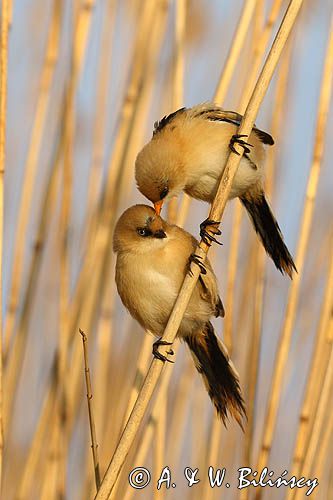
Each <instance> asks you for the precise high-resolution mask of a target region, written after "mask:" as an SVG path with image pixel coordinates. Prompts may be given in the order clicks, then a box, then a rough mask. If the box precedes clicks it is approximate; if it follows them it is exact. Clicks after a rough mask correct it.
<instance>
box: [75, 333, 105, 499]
mask: <svg viewBox="0 0 333 500" xmlns="http://www.w3.org/2000/svg"><path fill="white" fill-rule="evenodd" d="M79 332H80V334H81V337H82V346H83V357H84V376H85V381H86V388H87V403H88V414H89V427H90V438H91V450H92V456H93V463H94V471H95V483H96V490H97V491H98V489H99V487H100V484H101V474H100V470H99V460H98V444H97V438H96V429H95V421H94V412H93V405H92V397H93V395H92V388H91V380H90V370H89V361H88V350H87V336H86V334H85V333H84V331H83V330H81V329H79Z"/></svg>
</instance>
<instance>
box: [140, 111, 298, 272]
mask: <svg viewBox="0 0 333 500" xmlns="http://www.w3.org/2000/svg"><path fill="white" fill-rule="evenodd" d="M241 120H242V116H241V115H240V114H238V113H235V112H233V111H226V110H224V109H222V108H220V107H219V106H217V105H215V104H213V103H205V104H200V105H198V106H194V107H192V108H181V109H179V110H178V111H175V112H174V113H171V114H170V115H168V116H165V117H164V118H163V119H162V120H161V121H159V122H156V123H155V127H154V132H153V137H152V139H151V140H150V141H149V142H148V144H146V145H145V146H144V148H143V149H142V150H141V151H140V153H139V154H138V156H137V159H136V164H135V175H136V181H137V185H138V188H139V190H140V191H141V193H142V194H143V195H144V196H146V198H148V199H149V200H150V201H152V202H153V203H154V205H155V210H156V212H157V213H160V211H161V207H162V204H163V203H164V202H165V201H166V200H168V199H170V198H171V197H173V196H177V195H178V194H179V193H180V192H181V191H185V192H186V193H187V194H188V195H189V196H192V197H193V198H197V199H199V200H204V201H207V202H209V203H211V202H212V201H213V199H214V197H215V194H216V192H217V189H218V186H219V183H220V179H221V177H222V174H223V171H224V168H225V165H226V161H227V158H228V155H229V152H230V149H231V150H233V151H235V152H236V153H237V154H239V153H238V152H237V150H236V149H235V144H238V145H239V146H241V147H243V148H244V154H243V157H242V159H241V161H240V164H239V167H238V169H237V172H236V175H235V177H234V179H233V183H232V187H231V191H230V198H235V197H239V198H240V200H241V202H242V204H243V205H244V207H245V208H246V210H247V212H248V214H249V217H250V219H251V221H252V223H253V226H254V229H255V231H256V232H257V234H258V235H259V238H260V239H261V241H262V244H263V246H264V247H265V250H266V252H267V253H268V255H269V256H270V257H271V258H272V260H273V262H274V264H275V266H276V267H277V269H279V270H280V271H281V272H282V273H284V272H285V273H287V274H288V275H289V276H290V278H292V274H293V271H294V270H296V267H295V264H294V261H293V258H292V256H291V255H290V253H289V250H288V248H287V247H286V245H285V243H284V241H283V236H282V233H281V230H280V228H279V225H278V223H277V221H276V219H275V217H274V215H273V214H272V212H271V209H270V207H269V204H268V202H267V200H266V197H265V193H264V188H263V179H264V158H265V147H264V146H265V145H273V144H274V141H273V138H272V137H271V136H270V135H269V134H268V133H267V132H264V131H262V130H260V129H258V128H257V127H256V126H254V128H253V129H252V133H251V134H250V137H249V139H248V141H249V142H247V141H246V140H245V139H246V138H245V136H240V135H237V134H236V132H237V129H238V127H239V125H240V122H241ZM216 224H218V222H216V221H210V220H206V221H204V222H203V223H202V224H201V232H200V234H201V237H202V238H203V240H204V241H205V242H206V243H208V244H211V241H217V240H216V239H215V238H214V236H212V235H211V234H210V232H208V231H207V226H211V231H213V232H215V234H220V231H219V230H218V229H217V228H216ZM214 226H215V231H214Z"/></svg>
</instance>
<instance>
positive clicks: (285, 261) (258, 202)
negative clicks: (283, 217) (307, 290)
mask: <svg viewBox="0 0 333 500" xmlns="http://www.w3.org/2000/svg"><path fill="white" fill-rule="evenodd" d="M240 199H241V202H242V203H243V205H244V207H245V208H246V210H247V212H248V214H249V216H250V219H251V221H252V223H253V225H254V229H255V230H256V232H257V234H258V235H259V238H260V239H261V241H262V244H263V245H264V248H265V250H266V252H267V253H268V255H269V256H270V257H271V258H272V260H273V262H274V264H275V266H276V267H277V269H279V271H281V273H282V274H283V273H284V272H285V273H287V274H288V276H289V277H290V278H292V277H293V271H296V272H297V269H296V266H295V264H294V261H293V258H292V256H291V255H290V253H289V250H288V248H287V247H286V245H285V243H284V241H283V236H282V233H281V230H280V228H279V225H278V223H277V221H276V219H275V217H274V215H273V214H272V212H271V209H270V208H269V205H268V203H267V200H266V198H265V195H264V193H260V195H259V196H256V197H252V196H251V195H250V194H246V195H244V196H242V197H241V198H240Z"/></svg>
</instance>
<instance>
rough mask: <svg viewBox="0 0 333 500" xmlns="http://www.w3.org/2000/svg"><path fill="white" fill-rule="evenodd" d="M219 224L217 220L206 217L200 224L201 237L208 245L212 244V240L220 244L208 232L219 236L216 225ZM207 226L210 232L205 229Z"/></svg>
mask: <svg viewBox="0 0 333 500" xmlns="http://www.w3.org/2000/svg"><path fill="white" fill-rule="evenodd" d="M219 224H220V223H219V222H216V221H214V220H211V219H206V220H204V221H203V222H201V224H200V236H201V239H202V241H203V242H204V243H206V245H208V246H209V247H210V246H211V245H212V242H213V241H214V242H215V243H217V244H218V245H222V243H221V242H220V241H218V240H217V239H216V238H214V236H213V235H211V234H210V232H211V233H213V234H214V235H216V236H220V235H221V234H222V233H221V231H220V230H219V228H218V227H217V226H218V225H219ZM207 228H209V230H210V232H208V231H207Z"/></svg>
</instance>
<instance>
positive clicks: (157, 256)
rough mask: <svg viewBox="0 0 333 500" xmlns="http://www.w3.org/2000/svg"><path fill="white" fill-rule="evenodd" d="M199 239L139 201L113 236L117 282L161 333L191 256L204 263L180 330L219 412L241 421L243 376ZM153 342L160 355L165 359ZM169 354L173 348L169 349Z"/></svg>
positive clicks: (125, 298) (148, 325)
mask: <svg viewBox="0 0 333 500" xmlns="http://www.w3.org/2000/svg"><path fill="white" fill-rule="evenodd" d="M197 244H198V242H197V241H196V239H195V238H194V237H193V236H192V235H191V234H189V233H187V232H186V231H184V230H183V229H181V228H179V227H178V226H175V225H170V224H168V223H167V222H166V221H164V220H163V219H162V218H161V217H160V216H159V215H157V214H156V212H155V211H154V209H153V208H152V207H148V206H145V205H135V206H133V207H130V208H129V209H127V210H126V211H125V212H124V213H123V214H122V215H121V217H120V218H119V220H118V222H117V224H116V227H115V231H114V237H113V249H114V251H115V252H116V254H117V263H116V284H117V289H118V293H119V295H120V298H121V300H122V302H123V304H124V305H125V307H126V308H127V309H128V310H129V312H130V314H131V315H132V316H133V317H134V318H135V319H136V320H137V321H138V322H139V323H140V324H141V325H142V327H143V328H144V329H146V330H148V331H150V332H152V333H153V334H154V335H156V336H158V337H160V336H161V335H162V334H163V332H164V329H165V327H166V324H167V322H168V319H169V316H170V313H171V311H172V308H173V306H174V303H175V301H176V298H177V295H178V293H179V290H180V288H181V285H182V283H183V280H184V277H185V275H186V273H187V272H188V271H189V264H188V261H189V258H190V260H195V261H196V263H197V264H198V265H199V267H200V269H201V273H200V277H199V280H198V282H197V284H196V287H195V289H194V291H193V294H192V296H191V299H190V301H189V304H188V306H187V309H186V312H185V314H184V317H183V319H182V322H181V324H180V327H179V330H178V333H177V335H178V336H179V337H180V339H181V340H184V341H185V342H186V344H187V345H188V347H189V349H190V351H191V353H192V355H193V358H194V362H195V365H196V368H197V370H198V371H199V373H200V374H201V375H202V377H203V380H204V383H205V386H206V388H207V391H208V394H209V396H210V398H211V400H212V402H213V404H214V406H215V408H216V410H217V413H218V415H219V416H220V418H221V419H222V421H223V422H224V424H225V423H226V419H227V417H228V415H229V414H231V415H232V416H233V417H234V418H235V419H236V420H237V422H238V423H239V424H240V426H241V427H242V420H243V417H244V416H245V407H244V402H243V399H242V395H241V389H240V386H239V378H238V375H237V372H236V371H235V368H234V366H233V364H232V362H231V361H230V360H229V357H228V353H227V350H226V348H225V347H224V345H223V343H222V342H221V341H220V340H219V339H218V338H217V337H216V335H215V333H214V328H213V325H212V324H211V322H210V319H211V318H212V317H213V316H216V317H218V316H224V309H223V305H222V302H221V299H220V297H219V293H218V286H217V281H216V277H215V274H214V272H213V270H212V267H211V265H210V263H209V261H208V260H206V262H205V264H203V263H202V261H201V260H200V259H198V257H197V256H196V255H195V254H194V251H195V248H196V246H197ZM161 344H163V342H162V341H161V340H158V341H157V342H155V344H154V348H153V353H154V354H155V356H156V357H158V358H160V359H162V360H163V361H165V360H167V359H168V358H166V357H165V356H164V355H163V354H162V353H160V352H159V351H158V347H159V345H161ZM169 354H173V353H172V352H169Z"/></svg>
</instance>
